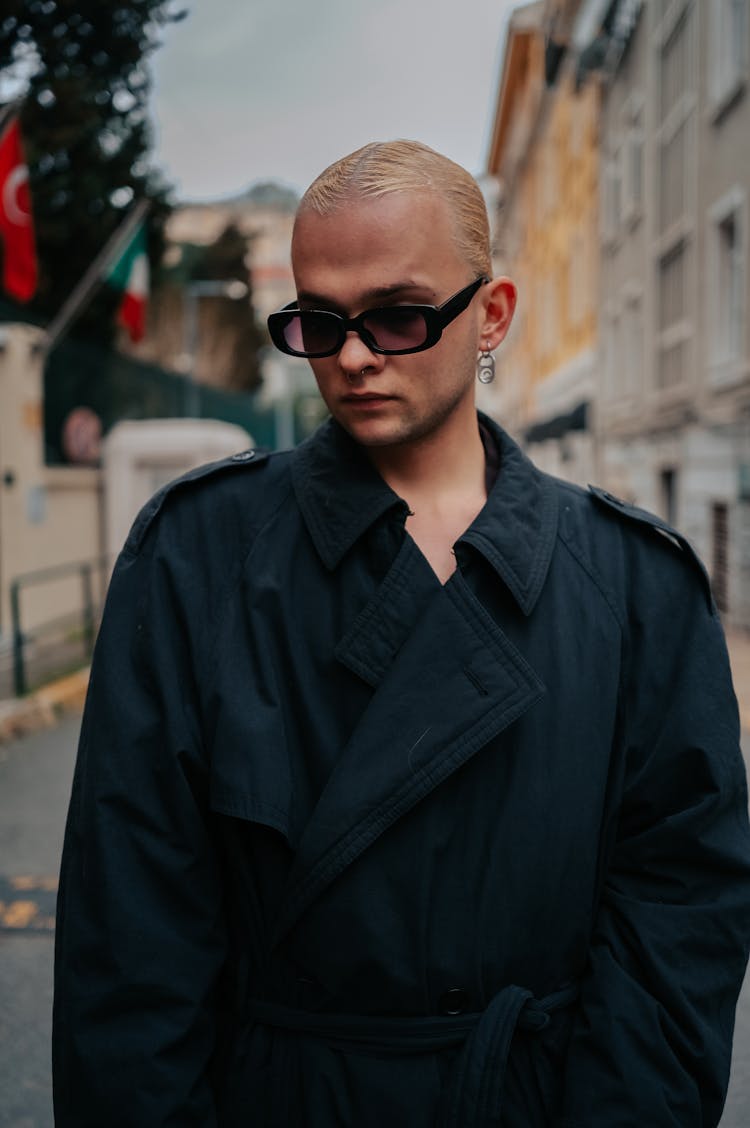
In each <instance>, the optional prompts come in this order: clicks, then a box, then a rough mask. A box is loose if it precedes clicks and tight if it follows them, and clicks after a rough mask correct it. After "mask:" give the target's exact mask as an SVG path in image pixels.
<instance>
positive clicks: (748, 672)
mask: <svg viewBox="0 0 750 1128" xmlns="http://www.w3.org/2000/svg"><path fill="white" fill-rule="evenodd" d="M727 647H728V648H729V660H730V662H731V663H732V677H733V678H734V692H735V693H736V694H737V700H738V702H739V706H740V724H741V725H742V728H743V729H744V730H745V731H748V732H750V633H748V632H747V631H738V630H735V631H727Z"/></svg>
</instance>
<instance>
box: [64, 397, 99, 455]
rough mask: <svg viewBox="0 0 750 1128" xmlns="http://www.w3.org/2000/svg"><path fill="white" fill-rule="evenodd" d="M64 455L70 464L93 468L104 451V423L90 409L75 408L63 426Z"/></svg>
mask: <svg viewBox="0 0 750 1128" xmlns="http://www.w3.org/2000/svg"><path fill="white" fill-rule="evenodd" d="M62 448H63V454H64V455H65V457H66V458H67V459H68V461H69V462H75V463H77V464H79V465H83V466H91V465H92V464H94V463H97V462H98V461H99V457H100V455H101V449H102V421H101V419H100V418H99V416H98V415H97V414H96V412H95V411H92V410H91V408H90V407H74V408H73V410H72V411H71V412H70V413H69V414H68V416H67V418H66V419H65V422H64V423H63V426H62Z"/></svg>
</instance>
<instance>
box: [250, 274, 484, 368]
mask: <svg viewBox="0 0 750 1128" xmlns="http://www.w3.org/2000/svg"><path fill="white" fill-rule="evenodd" d="M485 282H489V278H485V277H484V276H482V277H481V278H475V280H474V281H473V282H470V283H469V285H468V286H464V288H463V289H462V290H459V291H458V293H457V294H454V295H453V297H452V298H448V300H447V301H446V302H443V304H442V305H439V306H431V305H393V306H381V307H379V308H376V309H366V310H365V311H364V313H360V314H358V315H357V316H356V317H342V316H341V314H339V313H333V312H332V311H331V310H327V309H298V308H297V303H296V302H290V303H289V305H287V306H284V308H283V309H280V310H279V311H278V312H277V313H272V314H271V316H270V317H269V318H268V330H269V332H270V334H271V340H272V341H273V343H274V344H275V345H276V348H277V349H281V351H282V352H284V353H288V355H289V356H306V357H321V356H333V355H334V353H337V352H338V351H339V349H340V348H341V346H342V345H343V344H344V341H345V340H346V335H347V333H352V332H353V333H357V334H358V335H359V336H360V337H361V338H362V340H363V341H364V343H365V344H366V345H367V347H368V349H370V350H371V351H372V352H376V353H385V354H386V355H387V356H401V355H403V354H405V353H415V352H422V351H423V350H424V349H431V348H432V346H433V345H436V344H437V343H438V341H439V340H440V337H441V336H442V333H443V329H445V327H446V325H450V323H451V321H454V320H455V319H456V318H457V317H458V315H459V314H460V313H463V311H464V310H465V309H466V308H467V306H468V305H469V302H470V301H471V299H472V298H473V297H474V295H475V294H476V292H477V290H478V289H479V287H480V286H481V285H483V284H484V283H485Z"/></svg>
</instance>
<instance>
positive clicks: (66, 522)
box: [0, 325, 102, 646]
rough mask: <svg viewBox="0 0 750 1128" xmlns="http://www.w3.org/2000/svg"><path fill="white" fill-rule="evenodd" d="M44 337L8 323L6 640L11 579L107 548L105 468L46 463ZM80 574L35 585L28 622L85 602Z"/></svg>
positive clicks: (0, 425) (3, 516)
mask: <svg viewBox="0 0 750 1128" xmlns="http://www.w3.org/2000/svg"><path fill="white" fill-rule="evenodd" d="M43 341H44V337H43V334H42V332H41V331H40V330H39V329H36V328H35V327H33V326H30V325H5V326H2V327H0V642H2V643H5V645H6V646H7V642H8V640H9V637H10V631H11V614H10V586H11V583H12V581H13V580H14V579H15V578H16V577H18V576H20V575H22V574H24V573H27V572H31V571H36V570H39V569H44V568H50V567H52V566H54V565H58V564H68V563H71V562H81V561H90V560H93V559H94V558H96V557H98V556H99V555H100V552H101V545H102V540H101V475H100V473H99V471H98V470H96V469H88V468H78V467H70V468H68V467H56V468H50V467H46V466H45V465H44V448H43V409H42V387H43V384H42V367H43V363H44V353H43V350H42V345H43ZM80 592H81V586H80V580H79V579H78V578H77V577H76V578H73V579H66V580H60V581H54V582H49V583H44V584H41V585H38V586H34V587H33V588H29V589H28V590H27V591H26V592H25V594H24V595H23V598H22V601H21V608H22V614H23V623H24V626H25V628H26V629H30V628H33V627H35V626H37V625H38V624H40V623H44V622H47V621H48V620H50V619H52V618H58V617H60V616H62V615H65V614H67V613H69V612H74V611H75V610H77V609H78V608H80V605H81V594H80Z"/></svg>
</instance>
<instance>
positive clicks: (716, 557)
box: [711, 502, 729, 611]
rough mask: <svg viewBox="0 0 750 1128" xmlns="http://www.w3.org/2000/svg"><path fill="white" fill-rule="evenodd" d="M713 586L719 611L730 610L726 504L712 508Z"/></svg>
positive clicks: (718, 504) (727, 512) (715, 505)
mask: <svg viewBox="0 0 750 1128" xmlns="http://www.w3.org/2000/svg"><path fill="white" fill-rule="evenodd" d="M711 533H712V536H711V541H712V544H711V586H712V588H713V591H714V599H715V600H716V606H717V607H718V609H719V611H728V610H729V509H728V507H727V505H726V504H725V503H724V502H714V503H713V505H712V506H711Z"/></svg>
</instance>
